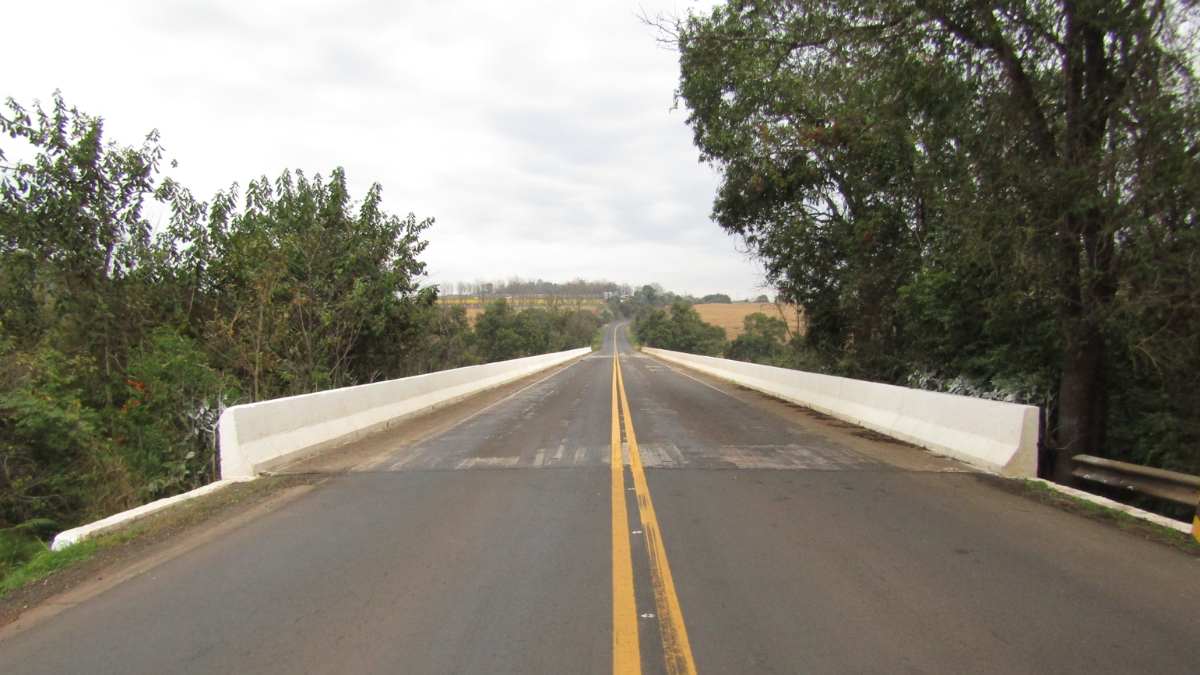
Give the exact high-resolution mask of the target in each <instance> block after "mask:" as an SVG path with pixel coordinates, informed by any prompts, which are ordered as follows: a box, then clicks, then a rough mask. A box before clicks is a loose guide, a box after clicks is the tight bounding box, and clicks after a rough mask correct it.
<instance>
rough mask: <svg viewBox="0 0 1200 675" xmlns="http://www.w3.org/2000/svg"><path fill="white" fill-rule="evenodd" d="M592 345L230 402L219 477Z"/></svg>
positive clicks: (312, 448)
mask: <svg viewBox="0 0 1200 675" xmlns="http://www.w3.org/2000/svg"><path fill="white" fill-rule="evenodd" d="M590 352H591V349H589V348H586V347H585V348H582V349H573V350H570V351H565V352H557V353H554V354H542V355H539V356H529V357H526V358H522V359H513V360H511V361H500V362H497V363H485V364H483V365H479V366H467V367H465V368H455V369H453V370H443V371H439V372H436V373H428V374H425V375H416V376H414V377H405V378H401V379H398V380H388V381H385V382H375V383H372V384H363V385H359V386H355V387H343V388H341V389H331V390H329V391H321V392H316V393H313V394H302V395H300V396H289V397H287V398H277V399H271V400H269V401H259V402H258V403H247V404H245V405H236V406H233V407H231V408H227V409H226V410H225V412H223V413H222V414H221V419H220V421H219V423H218V436H219V440H220V449H221V478H224V479H230V478H233V479H236V478H248V477H252V476H255V475H257V474H259V473H261V472H263V471H267V470H270V469H271V468H273V467H277V466H280V465H281V464H285V463H287V462H290V461H293V460H295V459H299V458H301V457H303V456H305V455H307V454H311V453H314V452H317V451H320V450H322V449H324V448H327V447H330V446H334V445H340V444H342V443H348V442H350V441H353V440H355V439H357V438H361V437H362V436H365V435H367V434H370V433H372V432H374V431H378V430H381V429H384V428H387V427H388V426H391V425H393V424H395V423H397V422H398V421H400V420H401V419H403V418H404V417H407V416H409V415H413V414H415V413H419V412H424V411H426V410H430V409H432V408H435V407H437V406H441V405H446V404H449V403H452V402H454V401H456V400H458V399H461V398H464V397H466V396H470V395H472V394H477V393H479V392H481V391H484V390H486V389H491V388H493V387H498V386H501V385H503V384H507V383H509V382H512V381H514V380H519V379H521V378H522V377H525V376H527V375H531V374H533V373H536V372H538V371H540V370H545V369H547V368H552V367H554V366H557V365H560V364H563V363H566V362H568V361H570V360H572V359H575V358H578V357H580V356H583V355H584V354H588V353H590Z"/></svg>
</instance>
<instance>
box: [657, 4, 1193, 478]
mask: <svg viewBox="0 0 1200 675" xmlns="http://www.w3.org/2000/svg"><path fill="white" fill-rule="evenodd" d="M1188 19H1190V20H1191V21H1192V22H1193V25H1194V22H1195V19H1196V17H1195V9H1194V6H1193V5H1191V4H1190V3H1175V2H1168V3H1156V4H1150V5H1146V4H1141V3H1123V2H1117V1H1116V0H1098V1H1096V2H1088V3H1077V2H1066V1H1062V2H1050V1H1047V2H1014V3H1003V4H1001V5H996V6H984V5H979V4H978V3H970V2H965V1H958V0H955V1H950V0H921V1H919V2H915V3H909V2H896V1H893V0H882V1H880V0H876V1H857V0H835V1H833V2H815V1H808V0H805V1H801V2H787V3H776V2H765V1H758V0H749V1H736V2H730V3H729V4H727V5H723V6H719V7H717V8H716V9H714V10H713V12H712V14H711V15H710V16H706V17H700V16H694V17H690V18H688V19H686V20H684V21H680V22H678V23H677V24H676V25H675V27H674V30H675V31H676V34H675V39H676V43H677V45H678V48H679V51H680V58H681V81H680V89H679V96H680V97H681V98H682V100H683V101H684V103H685V104H686V105H687V107H688V109H689V111H690V113H689V124H690V125H691V126H692V128H693V131H694V134H695V141H696V144H697V146H698V147H699V149H700V151H701V156H702V158H703V159H705V160H707V161H710V162H712V163H714V164H715V165H716V166H718V168H719V169H720V170H721V172H722V176H723V180H722V185H721V187H720V190H719V193H718V196H717V199H716V201H715V204H714V209H713V210H714V217H715V219H716V220H717V221H718V222H719V223H720V224H721V226H722V227H724V228H725V229H727V230H728V231H730V232H732V233H736V234H739V235H741V236H743V237H744V238H745V239H746V241H747V242H748V243H749V245H750V246H751V248H752V250H753V251H755V252H756V253H757V254H758V255H759V256H760V257H762V258H763V260H764V261H765V262H766V265H767V270H768V274H769V276H770V278H771V280H772V281H773V282H775V283H776V284H777V285H778V286H779V288H780V290H781V291H782V293H783V294H784V296H785V299H787V300H792V301H797V302H799V303H800V304H801V305H803V306H804V309H805V312H806V318H807V319H808V322H809V335H808V341H809V343H810V345H812V346H813V347H815V348H818V349H821V350H824V352H825V353H827V354H828V355H829V357H830V358H833V359H842V360H843V365H844V366H845V367H846V368H848V369H851V370H853V369H854V368H858V369H859V370H860V371H861V372H866V373H871V374H874V375H876V376H882V377H884V378H888V379H899V378H901V377H902V376H903V373H904V371H905V370H906V369H907V368H908V364H906V363H904V362H902V361H899V360H897V358H896V357H895V355H896V354H901V353H906V352H907V347H906V342H907V339H908V336H907V335H906V334H905V330H906V325H905V324H906V319H905V317H904V315H903V314H902V313H901V312H900V311H898V310H899V308H900V306H901V304H902V297H901V290H902V289H905V288H916V287H917V286H921V287H923V288H924V289H925V290H922V291H921V293H926V292H928V291H930V290H932V289H934V288H941V289H944V290H947V291H950V290H953V289H954V285H953V284H951V285H945V284H940V285H930V284H928V283H927V282H926V280H928V279H931V278H934V277H936V276H937V275H941V274H949V275H950V278H951V279H955V280H962V281H969V282H971V283H973V284H975V285H976V286H977V287H978V288H979V292H980V293H981V295H979V296H976V297H977V298H980V299H977V300H972V301H971V302H970V304H966V305H959V307H960V308H961V309H962V310H963V311H965V310H967V309H968V308H970V309H972V310H974V311H978V312H981V313H982V316H981V317H979V318H977V319H976V321H982V325H983V330H982V331H981V332H980V333H979V335H978V336H977V337H980V338H981V340H980V341H977V342H975V343H973V344H969V345H965V346H966V347H968V348H969V349H971V350H975V351H976V352H977V353H980V354H984V353H987V352H988V351H989V350H991V349H992V348H994V347H996V346H997V345H999V344H1001V343H1002V341H1003V340H1005V339H1008V338H1009V337H1011V331H1010V330H1009V326H1011V325H1013V323H1014V322H1013V320H1012V319H1010V318H1006V317H1007V316H1008V315H1010V314H1011V313H1009V312H1007V311H1006V310H1005V308H1004V307H1003V306H1002V303H1003V302H1004V301H1003V300H1001V302H998V303H993V302H989V301H987V300H986V298H992V297H994V298H999V299H1009V300H1017V301H1019V303H1020V304H1021V305H1022V306H1024V307H1026V308H1028V309H1029V310H1030V316H1032V317H1035V318H1036V319H1037V320H1038V321H1041V320H1043V317H1044V320H1045V321H1047V322H1048V323H1049V326H1048V330H1045V331H1043V330H1042V329H1041V327H1040V326H1038V327H1037V328H1036V329H1035V330H1034V331H1032V334H1034V335H1044V336H1045V337H1046V339H1047V340H1049V344H1046V345H1042V346H1040V348H1038V349H1035V350H1033V351H1035V352H1038V353H1041V354H1048V355H1049V358H1051V359H1052V360H1053V361H1052V363H1050V364H1047V365H1046V368H1047V369H1048V370H1050V371H1052V373H1053V378H1054V379H1055V380H1056V385H1055V391H1054V392H1053V394H1054V396H1055V400H1054V401H1053V403H1054V404H1056V418H1055V419H1056V422H1057V423H1056V424H1055V426H1054V430H1053V431H1054V434H1055V436H1056V438H1057V441H1058V444H1059V445H1060V446H1061V447H1062V449H1063V451H1062V452H1061V453H1060V461H1059V463H1058V465H1057V467H1056V469H1057V470H1056V473H1057V475H1058V476H1059V477H1064V476H1065V475H1066V473H1067V472H1068V470H1069V457H1070V455H1072V454H1074V453H1076V452H1087V451H1091V452H1095V451H1098V449H1099V448H1101V447H1103V445H1104V438H1105V430H1106V406H1107V403H1108V391H1107V389H1106V387H1105V375H1106V373H1107V372H1109V371H1110V370H1111V369H1110V364H1109V362H1108V359H1110V358H1111V357H1112V354H1113V351H1114V350H1113V347H1114V344H1115V342H1117V341H1121V342H1122V343H1125V344H1127V342H1126V341H1128V340H1129V339H1130V336H1129V335H1128V334H1125V333H1126V331H1125V330H1123V329H1122V328H1121V327H1119V326H1118V325H1115V323H1114V322H1117V321H1118V320H1119V317H1121V316H1122V315H1123V314H1126V313H1129V312H1133V310H1130V309H1126V308H1127V307H1131V306H1132V305H1136V304H1137V303H1138V302H1141V300H1142V299H1141V298H1137V297H1135V289H1143V290H1144V291H1145V292H1147V293H1152V294H1154V295H1155V297H1153V298H1151V299H1150V302H1151V304H1154V305H1156V306H1168V305H1169V306H1172V307H1177V308H1180V307H1182V308H1185V309H1186V312H1185V313H1187V314H1188V315H1189V316H1193V315H1194V314H1195V312H1196V309H1195V305H1188V304H1187V303H1188V302H1191V300H1189V299H1188V298H1194V294H1193V295H1190V296H1189V294H1188V292H1187V291H1183V290H1182V288H1181V285H1180V284H1178V283H1165V284H1164V283H1159V282H1154V283H1152V284H1151V287H1142V286H1140V285H1139V283H1138V282H1137V281H1136V280H1137V279H1138V278H1142V277H1143V276H1145V275H1146V274H1150V276H1153V273H1152V270H1153V269H1154V268H1155V267H1159V268H1160V269H1179V268H1180V265H1182V264H1183V263H1182V261H1184V260H1187V259H1189V258H1194V256H1195V252H1196V248H1195V246H1196V243H1195V242H1196V239H1195V234H1194V233H1195V229H1196V225H1197V220H1198V216H1197V208H1198V207H1197V204H1200V200H1197V195H1200V166H1198V162H1200V160H1198V155H1200V151H1198V148H1200V138H1198V131H1197V129H1198V126H1197V120H1198V119H1200V107H1198V105H1197V97H1196V90H1195V88H1194V86H1193V78H1192V73H1191V69H1190V68H1191V65H1190V64H1191V63H1192V56H1193V54H1191V53H1189V44H1188V37H1187V35H1185V34H1184V32H1183V30H1184V29H1183V28H1182V27H1185V26H1187V25H1188V24H1187V20H1188ZM1171 261H1180V262H1179V263H1175V262H1171ZM972 275H974V276H972ZM1183 286H1186V284H1183ZM912 293H915V291H913V292H912ZM962 299H964V300H967V299H969V298H967V297H966V296H964V297H963V298H962ZM992 312H995V313H994V314H993V313H992ZM1133 313H1136V312H1133ZM993 319H997V321H993ZM1035 325H1036V324H1035ZM1122 325H1123V326H1124V327H1126V328H1127V327H1128V324H1122ZM1163 325H1165V324H1164V323H1163V319H1162V318H1161V317H1160V319H1159V326H1163ZM1176 330H1177V329H1172V330H1171V331H1168V332H1170V333H1174V332H1175V331H1176ZM1134 332H1135V333H1138V334H1139V335H1140V336H1142V338H1144V339H1145V340H1146V341H1144V342H1140V343H1137V344H1139V345H1140V347H1139V349H1150V347H1149V345H1150V343H1151V342H1153V341H1154V340H1153V338H1152V336H1154V335H1156V334H1157V333H1158V326H1144V327H1141V328H1137V329H1135V330H1134ZM1137 339H1140V338H1135V339H1134V340H1135V342H1136V340H1137ZM1160 347H1161V349H1162V350H1163V351H1161V352H1157V353H1153V354H1151V353H1145V354H1144V355H1143V356H1144V358H1145V359H1146V360H1148V361H1155V360H1159V359H1164V358H1170V357H1168V355H1167V353H1168V352H1171V353H1173V354H1175V355H1179V354H1180V353H1181V352H1180V351H1179V350H1180V349H1184V348H1183V347H1181V346H1180V344H1179V343H1172V344H1171V345H1166V344H1162V345H1160ZM1121 351H1125V350H1121ZM1039 367H1041V366H1040V364H1037V365H1035V366H1034V368H1035V369H1037V368H1039Z"/></svg>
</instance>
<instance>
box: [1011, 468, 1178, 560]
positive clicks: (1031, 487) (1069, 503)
mask: <svg viewBox="0 0 1200 675" xmlns="http://www.w3.org/2000/svg"><path fill="white" fill-rule="evenodd" d="M1017 482H1018V484H1020V485H1021V487H1022V488H1023V490H1024V492H1025V493H1026V494H1027V495H1029V496H1030V497H1032V498H1034V499H1036V500H1037V501H1040V502H1042V503H1045V504H1051V505H1054V506H1058V507H1060V508H1064V509H1066V510H1068V511H1071V512H1074V513H1078V514H1080V515H1083V516H1086V517H1088V518H1092V519H1095V520H1105V521H1108V522H1110V523H1113V524H1114V525H1116V526H1117V527H1119V528H1120V529H1122V530H1127V531H1134V532H1137V533H1139V534H1142V535H1146V536H1148V537H1149V538H1152V539H1155V540H1157V541H1160V542H1162V543H1165V544H1168V545H1171V546H1174V547H1175V548H1178V549H1180V550H1183V551H1186V552H1188V553H1191V554H1193V555H1200V542H1197V541H1196V540H1195V539H1194V538H1193V537H1192V536H1191V535H1190V534H1186V533H1184V532H1180V531H1179V530H1173V529H1171V528H1169V527H1163V526H1162V525H1159V524H1157V523H1152V522H1150V521H1148V520H1142V519H1141V518H1138V517H1136V516H1131V515H1129V514H1128V513H1125V512H1124V511H1117V510H1116V509H1110V508H1109V507H1107V506H1104V505H1103V504H1096V503H1095V502H1090V501H1088V500H1086V499H1080V498H1079V497H1076V496H1074V495H1069V494H1066V493H1064V492H1059V491H1058V490H1055V489H1054V488H1052V487H1050V486H1049V485H1046V484H1044V483H1040V482H1038V481H1032V480H1027V479H1020V480H1019V481H1017Z"/></svg>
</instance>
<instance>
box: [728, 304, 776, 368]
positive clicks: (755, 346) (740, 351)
mask: <svg viewBox="0 0 1200 675" xmlns="http://www.w3.org/2000/svg"><path fill="white" fill-rule="evenodd" d="M742 327H743V331H742V334H741V335H739V336H737V338H735V339H734V340H733V341H732V342H730V343H729V346H728V347H726V349H725V358H728V359H736V360H738V361H751V362H754V363H767V364H771V365H781V362H782V361H783V359H784V357H785V355H786V347H785V342H786V339H787V334H788V327H787V323H786V322H784V320H783V319H780V318H778V317H773V316H767V315H766V314H763V313H762V312H755V313H753V314H750V315H748V316H746V317H745V318H744V319H742Z"/></svg>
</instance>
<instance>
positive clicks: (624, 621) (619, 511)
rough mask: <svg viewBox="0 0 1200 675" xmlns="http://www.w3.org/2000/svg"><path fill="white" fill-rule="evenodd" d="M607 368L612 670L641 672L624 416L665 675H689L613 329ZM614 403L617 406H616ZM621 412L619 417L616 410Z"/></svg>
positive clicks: (688, 654)
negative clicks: (623, 447) (609, 385)
mask: <svg viewBox="0 0 1200 675" xmlns="http://www.w3.org/2000/svg"><path fill="white" fill-rule="evenodd" d="M613 338H614V339H613V349H614V353H613V369H612V457H611V462H610V463H611V467H612V555H613V564H612V570H613V575H612V580H613V626H612V627H613V673H614V674H616V675H625V674H635V675H639V674H640V673H641V672H642V663H641V647H640V644H639V640H638V623H637V621H638V612H637V602H636V600H635V598H634V582H633V556H632V553H631V552H630V543H629V537H630V532H629V512H628V509H627V508H626V505H625V462H624V460H623V458H622V452H621V427H620V420H621V419H623V420H624V428H625V439H626V441H627V442H628V446H629V466H630V473H632V475H633V487H634V490H635V492H636V494H637V503H638V514H639V515H640V517H641V523H642V534H643V536H644V537H645V540H646V550H647V553H648V554H649V558H650V583H651V585H652V587H653V589H654V604H655V606H656V608H657V610H658V627H659V634H660V636H661V639H662V648H663V657H664V659H665V662H666V670H667V673H669V675H695V673H696V663H695V660H694V659H693V658H692V646H691V643H690V642H688V635H687V628H686V627H685V626H684V623H683V610H682V609H680V607H679V597H678V596H677V595H676V593H675V580H674V579H673V578H672V577H671V566H670V564H669V563H668V562H667V550H666V548H665V547H664V546H663V539H662V528H660V527H659V525H658V517H657V516H655V514H654V502H653V500H651V499H650V487H649V485H648V484H647V483H646V471H645V468H644V467H643V466H642V456H641V454H640V453H639V452H638V444H637V435H636V434H635V433H634V431H633V417H632V414H631V413H630V409H629V398H628V396H626V394H625V381H624V378H622V376H621V363H620V361H619V360H618V358H617V354H616V352H615V350H616V331H615V330H614V331H613ZM618 402H619V404H620V407H619V408H618ZM621 411H624V412H625V415H624V417H623V418H622V417H621V415H620V412H621Z"/></svg>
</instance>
